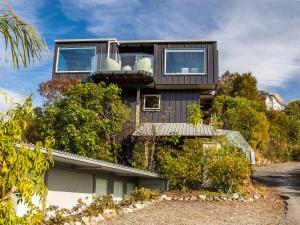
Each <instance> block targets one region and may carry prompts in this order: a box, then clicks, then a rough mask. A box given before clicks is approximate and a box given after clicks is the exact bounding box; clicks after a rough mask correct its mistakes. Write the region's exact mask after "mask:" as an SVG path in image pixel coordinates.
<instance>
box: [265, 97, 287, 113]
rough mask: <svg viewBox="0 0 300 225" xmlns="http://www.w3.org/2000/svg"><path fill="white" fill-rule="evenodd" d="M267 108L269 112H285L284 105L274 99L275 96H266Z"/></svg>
mask: <svg viewBox="0 0 300 225" xmlns="http://www.w3.org/2000/svg"><path fill="white" fill-rule="evenodd" d="M265 102H266V106H267V109H268V110H278V111H281V110H284V106H283V105H282V104H280V103H279V102H278V101H277V100H276V98H274V96H268V95H267V96H266V100H265Z"/></svg>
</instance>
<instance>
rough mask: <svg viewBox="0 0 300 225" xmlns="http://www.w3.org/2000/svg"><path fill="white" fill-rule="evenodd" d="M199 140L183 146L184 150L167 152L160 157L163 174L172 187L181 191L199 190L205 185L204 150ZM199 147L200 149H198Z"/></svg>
mask: <svg viewBox="0 0 300 225" xmlns="http://www.w3.org/2000/svg"><path fill="white" fill-rule="evenodd" d="M198 142H199V141H198V140H195V141H194V140H193V141H192V140H191V141H189V142H185V144H183V145H182V146H181V147H182V150H179V151H177V152H175V151H166V152H163V153H162V154H161V156H160V169H161V172H162V173H163V174H164V175H165V176H166V177H167V178H168V179H169V181H170V184H171V187H172V188H175V189H179V190H187V189H199V188H200V187H201V185H202V183H203V172H204V171H203V160H204V157H203V149H202V145H199V143H198ZM198 147H199V148H198Z"/></svg>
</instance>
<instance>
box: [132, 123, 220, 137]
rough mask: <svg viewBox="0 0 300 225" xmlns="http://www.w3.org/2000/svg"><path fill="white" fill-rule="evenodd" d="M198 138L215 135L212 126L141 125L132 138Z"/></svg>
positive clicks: (178, 124) (177, 124) (179, 124)
mask: <svg viewBox="0 0 300 225" xmlns="http://www.w3.org/2000/svg"><path fill="white" fill-rule="evenodd" d="M175 134H176V135H179V136H199V137H210V136H213V135H215V134H216V129H215V128H214V127H213V126H210V125H206V124H199V125H196V126H193V125H191V124H188V123H143V124H141V126H140V127H139V128H138V129H136V130H135V131H134V133H133V134H132V135H133V136H152V135H155V136H172V135H175Z"/></svg>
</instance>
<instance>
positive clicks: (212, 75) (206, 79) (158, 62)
mask: <svg viewBox="0 0 300 225" xmlns="http://www.w3.org/2000/svg"><path fill="white" fill-rule="evenodd" d="M168 48H169V49H176V48H184V49H188V48H205V52H206V74H203V75H165V74H164V61H165V54H164V53H165V49H168ZM154 57H155V65H154V66H155V68H154V78H155V83H156V84H167V85H169V84H171V85H172V84H177V85H178V84H186V85H189V84H216V83H217V80H218V56H217V44H216V43H215V42H209V43H180V42H179V43H169V44H168V43H161V44H155V45H154Z"/></svg>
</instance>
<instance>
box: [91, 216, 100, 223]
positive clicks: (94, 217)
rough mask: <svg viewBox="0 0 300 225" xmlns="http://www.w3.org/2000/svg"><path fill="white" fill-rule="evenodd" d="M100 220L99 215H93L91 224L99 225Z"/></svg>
mask: <svg viewBox="0 0 300 225" xmlns="http://www.w3.org/2000/svg"><path fill="white" fill-rule="evenodd" d="M98 222H99V219H98V217H96V216H91V218H90V224H91V225H97V224H98Z"/></svg>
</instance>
